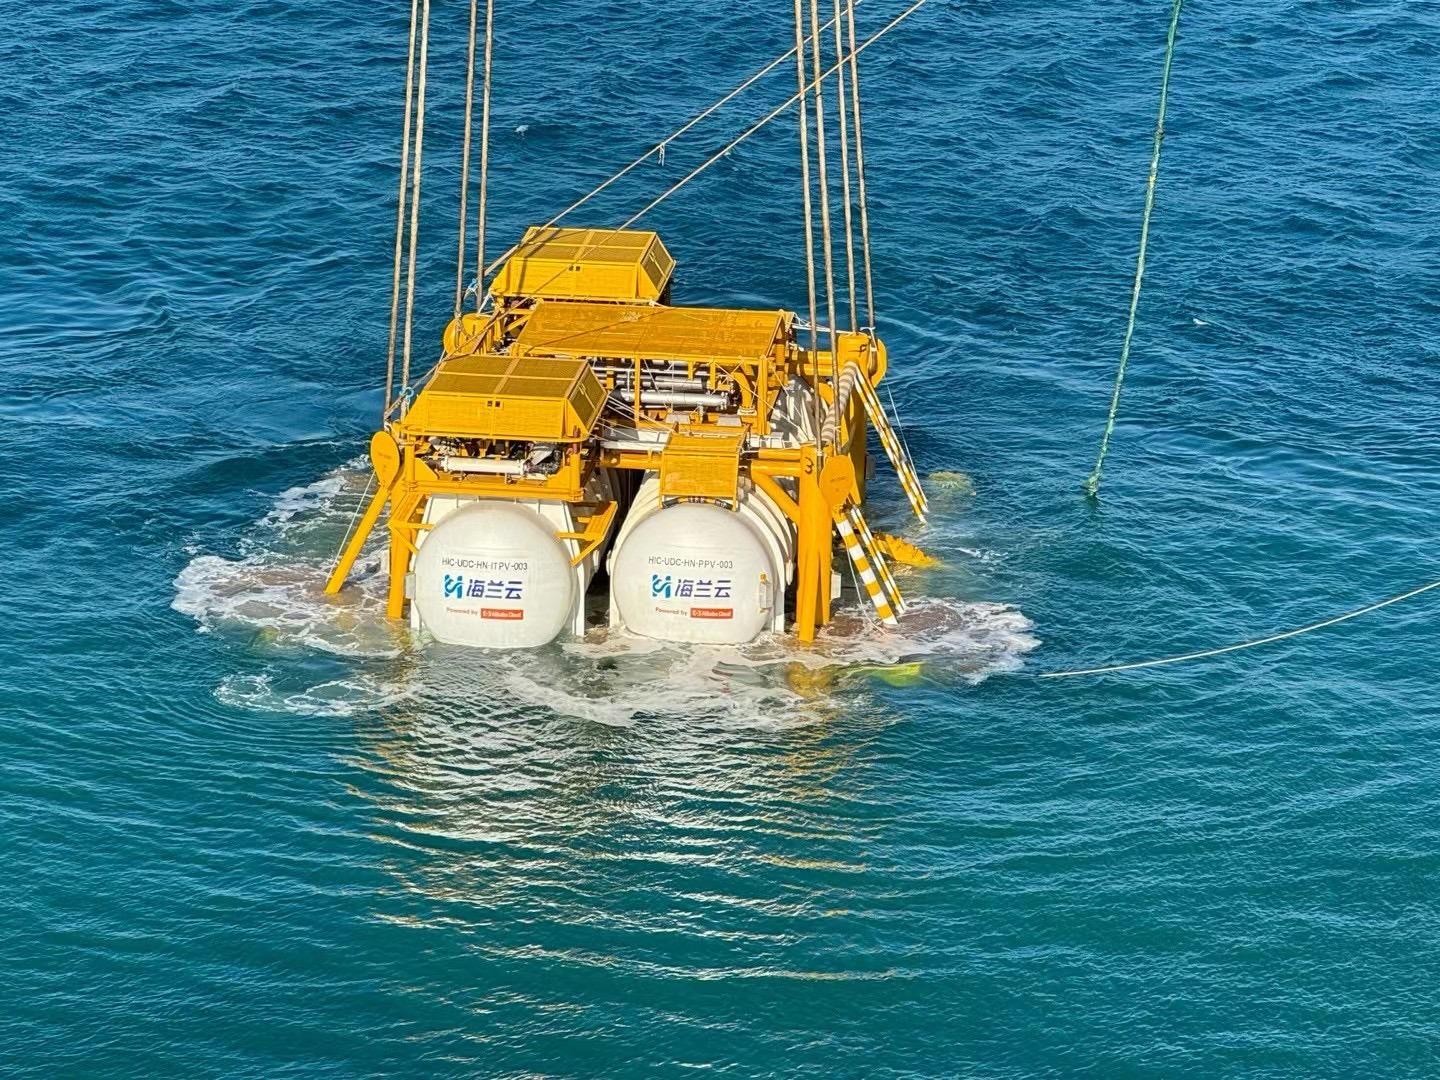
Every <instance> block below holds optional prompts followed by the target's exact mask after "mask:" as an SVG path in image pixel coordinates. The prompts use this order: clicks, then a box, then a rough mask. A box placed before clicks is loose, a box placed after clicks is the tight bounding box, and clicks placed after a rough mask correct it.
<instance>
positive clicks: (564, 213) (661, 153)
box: [485, 0, 865, 274]
mask: <svg viewBox="0 0 1440 1080" xmlns="http://www.w3.org/2000/svg"><path fill="white" fill-rule="evenodd" d="M864 2H865V0H855V4H856V6H858V5H859V4H862V3H864ZM830 25H831V24H830V23H826V24H825V26H824V27H822V28H821V29H826V28H828V27H829V26H830ZM794 55H795V47H794V46H793V45H792V46H791V47H790V48H789V49H786V50H785V51H784V52H783V53H781V54H780V55H779V56H777V57H776V58H775V59H774V60H771V61H770V62H769V63H768V64H766V65H765V66H764V67H762V68H761V69H760V70H759V71H757V72H755V73H754V74H753V75H751V76H750V77H749V78H748V79H746V80H745V81H744V82H742V83H741V84H740V85H739V86H737V87H735V89H733V90H731V91H730V92H729V93H728V94H726V95H725V96H724V97H722V98H720V99H719V100H718V101H715V102H713V103H711V104H710V105H708V106H706V107H705V108H704V109H702V110H701V111H700V112H698V113H696V114H695V115H694V116H692V117H691V118H690V119H689V120H687V121H686V122H685V123H683V124H681V125H680V126H679V127H678V128H676V129H675V130H674V131H672V132H671V133H670V134H669V135H667V136H665V138H663V139H661V140H660V141H659V142H658V143H656V144H655V145H654V146H652V147H650V149H649V150H646V151H645V152H644V153H643V154H641V155H640V156H639V157H637V158H636V159H635V160H634V161H632V162H630V164H628V165H626V166H625V167H624V168H623V169H621V170H620V171H619V172H617V173H614V174H613V175H611V176H610V177H609V179H607V180H603V181H601V182H600V183H599V184H597V185H596V186H595V187H593V188H591V189H590V190H589V191H587V192H586V193H585V194H584V195H582V196H580V198H578V199H576V200H575V201H574V202H573V203H571V204H570V205H569V206H567V207H566V208H565V209H564V210H561V211H560V212H559V213H558V214H556V215H555V216H554V217H552V218H551V219H550V220H549V221H547V222H545V224H544V225H542V226H540V227H541V228H542V229H548V228H551V227H552V226H554V225H558V224H559V223H560V222H561V221H562V220H564V219H565V218H567V217H569V216H570V215H571V214H572V213H574V212H575V211H576V210H578V209H580V207H582V206H584V205H585V204H586V203H588V202H589V201H590V200H591V199H593V198H594V197H595V196H596V195H599V194H600V193H601V192H602V191H604V190H605V189H606V188H608V187H609V186H610V185H611V184H613V183H615V181H617V180H619V179H621V178H622V177H624V176H626V175H628V174H629V173H630V172H632V171H634V170H635V169H636V168H638V167H639V166H641V165H643V164H644V163H645V162H647V161H649V160H650V159H651V158H652V157H657V156H658V157H659V158H660V163H661V164H662V165H663V164H664V163H665V149H666V147H668V146H669V145H670V144H671V143H673V142H674V141H675V140H676V139H678V138H680V136H682V135H684V134H685V133H686V132H687V131H689V130H690V129H691V128H693V127H694V126H695V125H696V124H698V123H700V121H702V120H704V119H706V118H707V117H709V116H711V115H713V114H714V113H715V112H717V111H718V110H720V109H722V108H724V107H725V106H726V105H728V104H729V103H730V102H732V101H734V100H735V98H737V97H739V96H740V95H741V94H742V93H744V92H745V91H746V90H748V89H750V87H752V86H754V85H755V84H756V83H757V82H759V81H760V80H761V79H763V78H764V77H765V76H766V75H769V74H770V72H772V71H774V70H775V69H776V68H777V67H779V66H780V65H781V64H783V63H784V62H785V61H786V60H789V59H790V57H792V56H794ZM516 247H518V245H516V246H515V247H511V248H510V249H509V250H508V251H506V252H504V253H503V254H501V256H500V257H499V258H498V259H496V260H495V261H494V262H493V263H492V264H491V265H489V266H487V267H485V273H487V274H488V273H490V272H491V271H493V270H498V269H499V268H500V264H501V263H503V262H504V261H505V260H506V259H508V258H509V257H510V256H511V255H513V254H515V251H516Z"/></svg>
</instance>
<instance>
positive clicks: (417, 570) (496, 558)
mask: <svg viewBox="0 0 1440 1080" xmlns="http://www.w3.org/2000/svg"><path fill="white" fill-rule="evenodd" d="M555 533H556V529H555V526H554V525H553V524H552V523H550V522H549V521H547V520H546V519H545V518H544V517H543V516H541V514H539V513H538V512H537V511H535V510H532V509H530V508H529V507H528V506H520V505H518V504H516V503H511V502H500V501H475V502H469V503H467V504H466V505H462V506H460V507H459V508H458V509H456V510H454V511H453V512H451V513H448V514H446V515H445V516H444V517H443V518H441V519H440V520H439V522H438V524H436V526H435V527H434V529H432V530H430V532H429V533H428V535H426V536H425V538H424V541H423V543H422V544H421V545H420V550H419V552H418V554H416V556H415V562H414V585H413V593H412V595H411V602H412V603H413V604H414V606H415V611H416V613H417V614H418V615H419V622H420V624H421V625H422V626H424V628H425V629H426V630H428V631H429V632H430V633H431V634H432V635H434V637H435V638H436V640H438V641H442V642H445V643H447V644H451V645H473V646H478V647H480V648H490V649H528V648H534V647H536V646H539V645H545V644H548V643H549V642H551V641H553V640H555V638H556V637H558V636H559V634H560V633H561V631H563V630H565V629H567V628H568V627H569V626H570V625H571V622H572V619H573V613H574V611H575V606H576V600H577V597H576V591H577V589H578V588H579V585H578V583H577V581H576V574H575V571H574V570H573V569H572V567H571V565H570V552H569V550H568V549H567V547H566V543H565V541H563V540H561V539H560V538H559V537H558V536H556V535H555Z"/></svg>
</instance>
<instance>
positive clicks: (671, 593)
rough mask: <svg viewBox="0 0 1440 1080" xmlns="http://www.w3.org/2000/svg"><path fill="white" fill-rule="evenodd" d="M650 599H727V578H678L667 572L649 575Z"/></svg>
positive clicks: (728, 591)
mask: <svg viewBox="0 0 1440 1080" xmlns="http://www.w3.org/2000/svg"><path fill="white" fill-rule="evenodd" d="M650 597H651V599H652V600H653V599H661V598H664V599H666V600H670V599H674V598H677V597H679V598H687V597H690V598H695V599H701V600H728V599H729V598H730V579H729V578H715V579H714V580H711V579H709V578H679V579H674V578H672V577H671V576H670V575H669V574H664V575H661V574H651V575H650Z"/></svg>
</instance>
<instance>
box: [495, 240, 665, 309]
mask: <svg viewBox="0 0 1440 1080" xmlns="http://www.w3.org/2000/svg"><path fill="white" fill-rule="evenodd" d="M674 271H675V260H674V259H673V258H672V257H671V255H670V253H669V252H668V251H666V250H665V245H664V244H662V243H661V242H660V237H658V236H657V235H656V234H655V233H653V232H631V231H626V230H619V229H561V228H553V227H552V228H539V227H533V228H530V229H528V230H526V232H525V236H524V238H523V239H522V240H521V241H520V243H519V244H518V245H517V247H516V250H515V254H514V255H512V256H511V257H510V258H509V259H508V260H507V261H506V263H505V265H504V266H503V267H502V268H501V269H500V272H499V273H498V274H496V275H495V280H494V281H492V282H491V283H490V290H491V291H492V292H493V293H495V295H497V296H500V297H506V298H513V297H519V296H532V297H541V298H543V297H552V298H553V297H560V298H564V299H569V300H601V301H611V302H615V301H627V300H628V301H635V300H658V299H660V297H661V296H662V295H663V294H664V292H665V287H666V285H668V284H669V283H670V276H671V274H673V273H674Z"/></svg>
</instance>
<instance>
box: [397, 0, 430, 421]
mask: <svg viewBox="0 0 1440 1080" xmlns="http://www.w3.org/2000/svg"><path fill="white" fill-rule="evenodd" d="M420 8H421V14H420V65H419V73H418V77H417V79H416V83H415V171H414V173H413V175H412V176H411V187H410V244H409V254H408V263H409V266H408V269H407V272H406V275H407V280H406V295H405V338H404V350H403V352H402V354H401V358H400V363H401V366H400V394H401V395H402V396H403V395H404V394H406V393H407V392H408V391H409V389H410V343H411V337H412V334H413V330H414V326H415V253H416V249H417V248H418V247H419V245H418V244H417V243H416V233H417V231H418V230H419V227H420V176H421V171H422V168H423V166H424V161H425V76H426V72H427V70H428V68H429V66H430V0H420Z"/></svg>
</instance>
